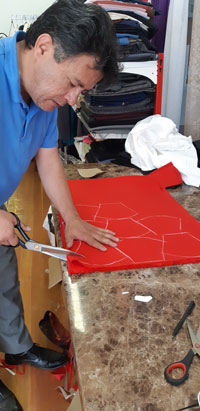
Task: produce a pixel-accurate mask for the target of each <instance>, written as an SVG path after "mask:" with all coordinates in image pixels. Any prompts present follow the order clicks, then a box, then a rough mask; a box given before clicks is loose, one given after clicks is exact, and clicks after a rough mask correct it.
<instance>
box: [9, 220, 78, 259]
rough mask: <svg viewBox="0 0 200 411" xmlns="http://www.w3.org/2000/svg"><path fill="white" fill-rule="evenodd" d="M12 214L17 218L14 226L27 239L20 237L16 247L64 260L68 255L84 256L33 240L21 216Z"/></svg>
mask: <svg viewBox="0 0 200 411" xmlns="http://www.w3.org/2000/svg"><path fill="white" fill-rule="evenodd" d="M11 214H13V215H14V217H15V218H16V220H17V224H15V226H14V227H15V228H17V230H18V231H19V232H20V234H21V235H22V237H23V239H24V240H25V241H23V240H22V239H21V238H19V237H18V243H17V244H16V245H15V246H14V247H19V246H21V247H23V248H25V249H27V250H32V251H39V252H40V253H43V254H47V255H50V256H51V257H55V258H59V259H60V260H63V261H67V255H72V256H77V257H84V256H83V255H82V254H79V253H76V252H75V251H71V250H67V249H66V248H60V247H53V246H51V245H46V244H41V243H38V242H36V241H32V240H31V239H30V238H29V236H28V235H27V234H26V233H25V231H24V230H23V228H22V226H21V223H20V219H19V217H18V216H17V215H16V214H15V213H12V212H11ZM7 247H10V246H7ZM11 247H12V246H11Z"/></svg>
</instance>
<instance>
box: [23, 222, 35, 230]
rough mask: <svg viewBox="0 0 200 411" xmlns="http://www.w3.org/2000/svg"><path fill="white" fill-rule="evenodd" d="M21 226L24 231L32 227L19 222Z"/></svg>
mask: <svg viewBox="0 0 200 411" xmlns="http://www.w3.org/2000/svg"><path fill="white" fill-rule="evenodd" d="M21 227H22V228H23V230H24V231H31V230H32V228H31V227H29V225H25V224H24V223H21Z"/></svg>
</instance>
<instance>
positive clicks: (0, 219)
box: [0, 210, 31, 246]
mask: <svg viewBox="0 0 200 411" xmlns="http://www.w3.org/2000/svg"><path fill="white" fill-rule="evenodd" d="M15 224H16V218H15V217H14V215H13V214H11V213H9V212H8V211H4V210H0V245H12V246H16V245H17V243H18V237H17V234H16V232H15V229H14V226H15ZM21 226H22V228H23V230H25V231H30V230H31V228H30V227H28V226H26V225H24V224H22V223H21Z"/></svg>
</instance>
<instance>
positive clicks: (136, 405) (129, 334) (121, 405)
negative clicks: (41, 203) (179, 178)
mask: <svg viewBox="0 0 200 411" xmlns="http://www.w3.org/2000/svg"><path fill="white" fill-rule="evenodd" d="M92 166H93V165H92V164H87V165H80V164H78V165H71V164H69V165H67V166H66V167H65V172H66V176H67V178H68V179H77V178H79V179H80V178H81V177H80V175H79V174H78V172H77V168H86V167H88V168H92ZM96 166H97V165H95V167H96ZM98 167H99V168H101V169H102V170H103V171H104V173H103V174H101V175H100V177H111V176H119V175H120V176H122V175H133V174H136V173H138V172H137V170H135V169H132V168H126V167H121V166H117V165H114V164H111V165H109V164H107V165H105V164H104V165H102V164H100V165H99V164H98ZM97 178H98V177H97ZM170 193H171V194H172V195H173V197H174V198H176V200H177V201H178V202H179V203H180V204H182V205H183V207H185V208H186V209H187V210H188V211H189V212H190V214H192V215H193V216H194V217H195V218H196V219H197V220H199V221H200V207H199V204H200V190H198V189H196V188H194V187H189V186H185V185H183V186H181V187H179V188H176V189H171V190H170ZM55 224H56V231H57V240H58V245H61V238H60V232H59V227H58V218H57V215H56V213H55ZM62 271H63V285H64V298H65V302H66V304H67V308H68V312H69V319H70V325H71V335H72V340H73V345H74V351H75V355H76V361H77V371H78V379H79V388H80V394H81V401H82V408H83V410H84V411H101V410H104V411H175V410H177V409H178V408H182V407H186V406H188V405H189V404H192V403H193V402H196V401H197V393H198V391H200V385H199V373H200V358H198V356H195V357H194V359H193V364H192V366H191V370H190V373H189V378H188V380H186V382H185V383H184V384H182V385H180V386H178V387H176V386H172V385H170V384H169V383H167V382H166V380H165V378H164V369H165V367H166V366H167V365H168V364H169V363H171V362H174V361H178V360H182V359H183V358H184V356H185V355H186V354H187V352H188V351H189V349H190V348H191V341H190V337H189V334H188V331H187V326H186V323H185V324H184V326H183V328H182V329H181V330H180V332H179V334H178V335H177V336H176V337H175V338H172V331H173V329H174V328H175V326H176V324H177V322H178V321H179V319H180V318H181V316H182V314H183V312H184V311H185V309H186V307H187V305H188V304H189V302H190V301H191V300H194V301H195V303H196V306H195V309H194V310H193V313H192V315H191V316H190V320H191V323H192V326H193V327H194V330H195V331H196V330H197V328H198V326H199V324H200V298H199V281H200V264H185V265H174V266H170V267H156V268H146V269H135V270H127V271H113V272H107V273H99V272H98V273H92V274H84V275H74V276H71V277H70V276H69V275H68V272H67V266H66V264H65V263H62ZM136 294H142V295H150V296H152V300H151V301H150V302H149V303H142V302H138V301H135V299H134V296H135V295H136Z"/></svg>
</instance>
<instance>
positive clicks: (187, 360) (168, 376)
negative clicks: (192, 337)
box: [164, 348, 195, 385]
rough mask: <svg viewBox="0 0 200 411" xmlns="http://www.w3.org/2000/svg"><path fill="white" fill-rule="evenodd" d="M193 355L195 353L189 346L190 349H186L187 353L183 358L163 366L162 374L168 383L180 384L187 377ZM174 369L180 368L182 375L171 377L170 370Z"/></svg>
mask: <svg viewBox="0 0 200 411" xmlns="http://www.w3.org/2000/svg"><path fill="white" fill-rule="evenodd" d="M194 355H195V353H194V351H193V349H192V348H191V349H190V350H189V351H188V353H187V355H186V356H185V358H183V360H182V361H179V362H173V363H171V364H169V365H168V366H167V367H166V368H165V371H164V375H165V378H166V381H167V382H169V383H170V384H172V385H180V384H182V383H183V382H184V381H185V380H186V379H187V378H188V376H189V369H190V366H191V364H192V360H193V358H194ZM176 369H181V370H182V371H183V375H182V377H180V378H173V377H172V375H171V372H172V371H173V370H176Z"/></svg>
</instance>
